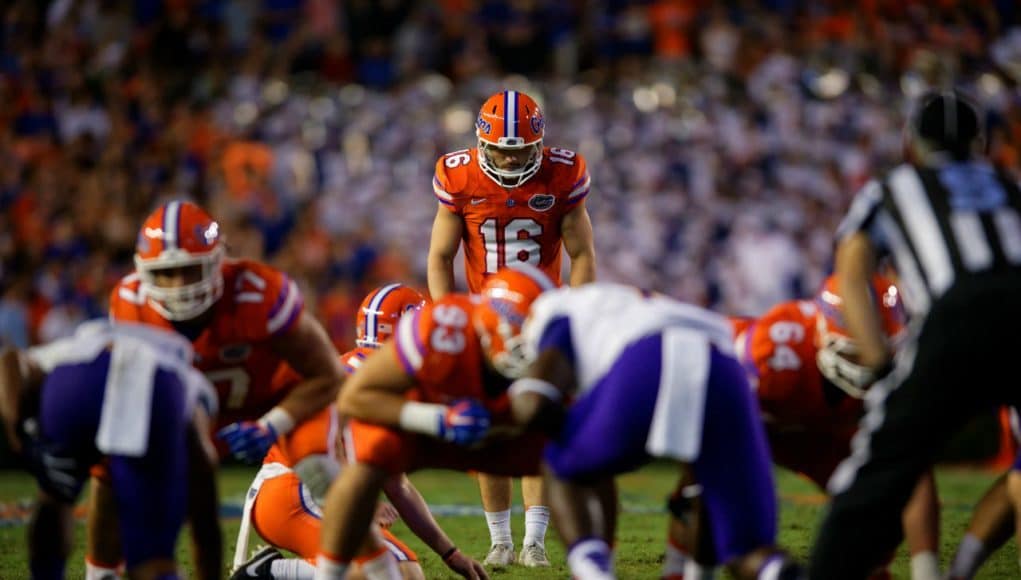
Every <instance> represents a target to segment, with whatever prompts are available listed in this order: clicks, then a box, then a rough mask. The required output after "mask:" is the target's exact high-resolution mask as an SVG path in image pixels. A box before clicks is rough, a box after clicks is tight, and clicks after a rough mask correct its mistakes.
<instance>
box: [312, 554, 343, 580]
mask: <svg viewBox="0 0 1021 580" xmlns="http://www.w3.org/2000/svg"><path fill="white" fill-rule="evenodd" d="M350 567H351V564H350V563H348V562H338V561H336V560H334V559H332V558H330V557H329V556H327V555H325V554H319V557H318V558H316V578H315V580H344V578H346V577H347V569H348V568H350Z"/></svg>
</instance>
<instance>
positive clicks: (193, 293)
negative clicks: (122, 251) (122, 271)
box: [135, 245, 223, 321]
mask: <svg viewBox="0 0 1021 580" xmlns="http://www.w3.org/2000/svg"><path fill="white" fill-rule="evenodd" d="M222 264H223V246H220V245H217V246H216V247H214V248H213V249H212V251H210V252H208V253H205V254H198V255H196V254H192V253H189V252H187V251H185V250H170V251H165V252H163V253H162V254H160V256H159V257H158V258H155V259H151V260H144V259H142V258H140V257H139V256H137V255H136V256H135V269H136V270H137V272H138V275H139V277H140V278H141V282H142V283H141V289H142V291H143V292H144V293H145V295H146V297H147V299H148V302H149V305H150V306H151V307H152V308H153V309H154V310H155V311H156V312H158V313H159V314H160V316H162V317H164V318H166V319H167V320H173V321H182V320H191V319H194V318H197V317H198V316H200V315H202V314H203V313H204V312H206V311H207V310H209V308H210V307H211V306H212V305H213V304H215V303H216V301H217V300H219V299H220V297H221V296H222V295H223V271H222V270H221V267H222ZM188 267H198V268H200V269H201V276H200V278H199V280H198V281H196V282H192V283H189V284H185V285H182V286H176V287H166V286H160V285H158V284H157V283H156V273H157V272H159V271H161V270H167V269H171V268H188Z"/></svg>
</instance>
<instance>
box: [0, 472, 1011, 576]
mask: <svg viewBox="0 0 1021 580" xmlns="http://www.w3.org/2000/svg"><path fill="white" fill-rule="evenodd" d="M253 474H254V469H242V468H229V469H226V470H224V471H223V472H222V476H221V479H220V482H221V490H220V494H221V496H222V501H223V502H224V503H225V504H233V505H239V504H240V503H241V499H242V497H243V496H244V491H245V489H246V487H247V485H248V483H249V481H250V478H251V476H252V475H253ZM778 477H779V488H780V495H781V502H782V516H781V536H780V542H781V543H782V544H783V545H784V546H786V547H787V548H788V549H789V550H791V552H792V553H794V554H795V555H796V556H797V557H799V558H801V559H805V558H806V557H807V555H808V551H809V548H810V546H811V540H812V537H813V535H814V532H815V528H816V526H817V525H818V522H819V517H820V514H821V510H822V506H823V497H822V496H821V495H820V494H819V493H818V492H817V491H816V490H815V489H814V488H813V486H812V485H811V484H809V483H807V482H805V481H803V480H801V479H799V478H797V477H795V476H793V475H790V474H789V473H786V472H782V471H779V472H778ZM412 479H413V480H414V481H415V483H416V484H417V485H418V486H419V489H420V490H421V491H422V493H423V494H424V495H425V497H426V498H427V499H428V500H429V502H430V504H432V505H463V506H470V507H475V506H477V505H478V489H477V487H476V485H475V482H474V480H473V479H471V478H470V477H468V476H466V475H463V474H460V473H453V472H439V471H429V472H422V473H418V474H415V475H414V476H413V477H412ZM993 479H994V474H993V473H990V472H986V471H972V470H965V469H951V468H946V469H942V470H940V471H939V473H938V481H939V490H940V496H941V498H942V504H943V510H942V524H943V527H942V531H943V540H942V550H941V559H942V563H943V566H944V567H945V566H946V565H947V562H948V560H949V559H950V558H951V557H952V555H953V550H954V547H955V546H956V544H957V541H958V539H959V538H960V537H961V534H962V533H963V531H964V528H965V526H966V525H967V522H968V518H969V516H970V513H971V507H972V505H973V504H974V502H975V501H977V500H978V498H979V497H981V494H982V493H983V491H984V490H985V488H986V486H988V485H989V483H990V482H991V481H992V480H993ZM673 483H674V470H673V468H672V467H670V466H669V465H659V464H657V465H651V466H649V467H646V468H644V469H642V470H641V471H638V472H636V473H633V474H630V475H627V476H625V477H623V478H621V480H620V489H621V503H622V505H623V507H624V511H625V513H624V514H623V515H622V517H621V520H620V527H619V533H618V546H619V549H618V556H617V558H618V572H619V575H620V577H621V578H622V579H644V578H656V577H657V575H658V573H659V569H660V562H661V559H662V546H663V538H664V530H665V526H666V514H665V512H664V511H663V509H662V506H663V498H664V497H666V495H667V493H669V491H670V490H671V488H672V485H673ZM33 490H34V487H33V483H32V481H31V480H30V479H29V478H28V476H26V475H24V474H22V473H18V472H10V471H7V472H0V517H7V516H9V515H10V511H12V506H13V505H15V504H17V503H18V502H19V501H27V500H28V499H29V498H31V497H32V494H33ZM5 514H6V516H5ZM438 519H439V520H440V523H441V524H442V525H443V527H444V528H445V529H446V530H447V532H448V533H449V534H450V536H451V537H452V538H453V539H454V540H455V541H456V542H457V543H458V545H459V546H460V547H461V549H462V550H464V551H465V552H467V553H469V554H471V555H473V556H475V557H477V558H479V559H481V558H482V557H483V556H484V555H485V552H486V549H487V548H488V546H489V535H488V531H487V529H486V524H485V520H484V519H483V518H482V517H481V516H474V515H453V516H443V517H440V518H438ZM238 523H239V521H238V519H237V518H225V520H224V534H225V545H226V546H227V547H228V554H225V557H224V560H225V562H227V563H229V562H230V560H231V555H232V552H231V551H232V550H233V546H234V538H235V536H236V533H237V528H238ZM513 525H514V536H515V542H516V543H518V544H520V539H521V536H522V535H523V531H524V519H523V516H522V515H521V513H520V510H517V512H516V516H515V519H514V523H513ZM395 531H396V533H397V534H398V536H399V537H400V538H402V539H404V540H405V541H407V543H408V544H409V545H410V546H411V547H412V548H413V549H415V550H416V551H417V552H418V553H419V556H420V557H421V559H422V565H423V566H424V568H425V572H426V576H427V577H429V578H454V577H456V576H455V575H453V574H452V573H449V572H448V570H447V568H446V567H445V566H443V564H442V563H441V562H440V561H439V557H437V556H435V555H434V554H432V553H431V552H430V551H429V550H428V549H427V548H425V547H424V546H423V545H422V544H421V542H418V541H417V539H416V538H414V537H413V536H412V535H411V534H410V533H409V532H407V530H405V529H404V528H403V527H402V526H401V525H400V524H397V525H396V526H395ZM550 535H551V537H550V538H549V539H548V542H547V544H548V548H549V551H550V559H551V560H552V561H553V563H554V566H553V568H552V569H550V570H542V571H534V570H526V569H524V568H519V567H512V568H511V569H510V570H508V571H503V572H495V573H493V575H492V576H493V578H499V579H507V580H510V579H515V578H566V577H568V572H567V568H566V565H565V563H564V552H563V547H562V546H561V545H560V543H559V541H558V540H557V539H556V537H555V532H554V531H552V530H551V532H550ZM0 546H2V549H0V578H2V579H4V580H14V579H20V578H27V577H28V573H27V568H26V550H25V528H24V526H22V525H4V526H2V527H0ZM253 546H254V542H253ZM178 548H179V552H180V557H181V559H182V561H183V562H185V564H184V566H185V568H186V569H187V568H188V567H189V565H188V563H187V560H188V556H187V550H186V549H185V542H180V544H179V546H178ZM83 550H84V527H83V526H82V525H80V524H79V525H78V529H77V543H76V548H75V554H74V555H73V556H72V559H71V562H70V563H69V565H68V573H67V577H68V578H82V577H83V576H84V570H83V566H84V565H83V560H82V558H83ZM1017 562H1018V558H1017V549H1016V547H1015V546H1014V544H1013V542H1011V543H1009V544H1008V545H1007V546H1006V547H1005V548H1003V549H1001V550H1000V551H999V552H997V553H996V554H995V555H994V556H993V557H992V558H991V559H990V560H989V562H987V563H986V565H985V566H984V567H983V569H982V572H981V573H980V574H979V576H978V577H979V578H988V579H992V578H1017V577H1019V573H1018V564H1017ZM893 572H894V577H895V578H908V562H907V558H906V555H905V553H904V551H903V550H902V551H901V552H900V553H899V554H898V557H897V560H896V561H895V563H894V567H893Z"/></svg>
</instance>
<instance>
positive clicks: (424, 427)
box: [397, 401, 447, 437]
mask: <svg viewBox="0 0 1021 580" xmlns="http://www.w3.org/2000/svg"><path fill="white" fill-rule="evenodd" d="M446 413H447V406H446V405H439V404H436V403H419V402H418V401H406V402H405V403H404V406H402V407H401V416H400V418H399V419H398V421H397V423H398V425H400V426H401V429H403V430H405V431H411V432H413V433H422V434H424V435H431V436H433V437H439V435H440V421H441V420H442V419H443V416H444V415H445V414H446Z"/></svg>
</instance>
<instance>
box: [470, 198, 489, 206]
mask: <svg viewBox="0 0 1021 580" xmlns="http://www.w3.org/2000/svg"><path fill="white" fill-rule="evenodd" d="M484 201H486V198H484V197H482V198H472V201H471V203H472V205H479V204H480V203H482V202H484Z"/></svg>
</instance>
